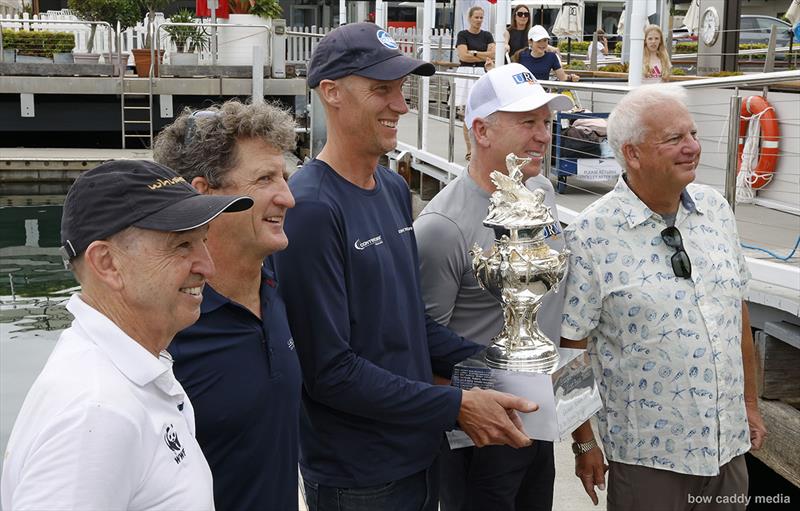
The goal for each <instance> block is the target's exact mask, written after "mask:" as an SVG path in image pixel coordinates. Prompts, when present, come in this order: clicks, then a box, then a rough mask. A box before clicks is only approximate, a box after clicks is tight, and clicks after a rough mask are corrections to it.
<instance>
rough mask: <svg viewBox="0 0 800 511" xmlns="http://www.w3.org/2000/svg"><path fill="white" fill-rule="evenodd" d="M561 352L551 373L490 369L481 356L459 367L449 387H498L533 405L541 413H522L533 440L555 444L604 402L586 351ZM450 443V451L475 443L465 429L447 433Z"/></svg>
mask: <svg viewBox="0 0 800 511" xmlns="http://www.w3.org/2000/svg"><path fill="white" fill-rule="evenodd" d="M558 351H559V352H560V356H559V357H558V358H559V361H558V366H557V368H556V370H555V372H553V373H550V374H546V373H534V372H526V371H510V370H507V369H495V368H491V367H489V364H488V361H487V360H485V359H484V358H483V356H482V355H477V356H475V357H474V358H469V359H467V360H464V361H463V362H460V363H458V364H456V366H455V368H454V369H453V379H452V381H451V385H453V386H454V387H458V388H461V389H471V388H473V387H480V388H482V389H494V390H497V391H500V392H508V393H510V394H514V395H517V396H521V397H524V398H526V399H528V400H530V401H533V402H534V403H537V404H538V405H539V410H537V411H535V412H531V413H520V414H519V416H520V418H521V419H522V424H523V426H524V428H525V431H526V432H527V434H528V435H529V437H530V438H533V439H536V440H547V441H551V442H552V441H556V440H559V439H561V438H567V437H569V434H570V433H571V432H572V431H573V430H575V428H577V427H578V426H580V425H581V424H582V423H583V422H584V421H586V419H588V418H589V417H591V416H592V415H594V414H595V413H597V411H598V410H600V407H601V404H602V403H601V401H600V392H599V389H598V387H597V382H596V381H595V379H594V374H593V372H592V367H591V365H590V364H589V356H588V355H587V354H586V352H585V351H583V350H576V349H569V348H559V349H558ZM447 439H448V441H449V443H450V448H451V449H458V448H460V447H468V446H472V445H475V444H474V443H473V442H472V439H470V437H468V436H467V434H466V433H464V432H463V431H461V430H454V431H448V432H447Z"/></svg>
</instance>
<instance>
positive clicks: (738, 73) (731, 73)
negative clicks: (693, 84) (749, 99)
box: [706, 71, 744, 78]
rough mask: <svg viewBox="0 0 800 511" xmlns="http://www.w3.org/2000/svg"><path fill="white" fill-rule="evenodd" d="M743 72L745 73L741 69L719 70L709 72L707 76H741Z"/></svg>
mask: <svg viewBox="0 0 800 511" xmlns="http://www.w3.org/2000/svg"><path fill="white" fill-rule="evenodd" d="M743 74H744V73H742V72H741V71H717V72H715V73H709V74H707V75H706V76H708V77H709V78H720V77H723V76H741V75H743Z"/></svg>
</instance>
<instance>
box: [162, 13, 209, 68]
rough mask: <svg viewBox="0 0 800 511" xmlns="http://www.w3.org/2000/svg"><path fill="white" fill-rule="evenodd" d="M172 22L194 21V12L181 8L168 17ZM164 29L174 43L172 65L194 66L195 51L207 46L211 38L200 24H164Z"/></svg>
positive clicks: (195, 62)
mask: <svg viewBox="0 0 800 511" xmlns="http://www.w3.org/2000/svg"><path fill="white" fill-rule="evenodd" d="M169 21H170V22H172V23H194V21H195V19H194V14H193V13H192V11H190V10H188V9H181V10H180V11H178V12H177V13H176V14H173V15H172V17H171V18H170V19H169ZM164 31H165V32H166V33H167V34H169V37H170V39H172V42H173V43H175V49H176V50H177V51H176V52H175V53H172V54H171V55H170V61H171V62H172V64H173V65H179V66H196V65H197V62H198V55H197V53H196V52H197V51H202V50H204V49H206V48H208V47H209V44H210V42H211V38H210V36H209V34H208V33H207V32H206V30H205V29H204V28H203V27H201V26H200V25H195V26H191V27H187V26H172V25H169V26H166V27H164Z"/></svg>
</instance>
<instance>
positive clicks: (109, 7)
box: [67, 0, 142, 53]
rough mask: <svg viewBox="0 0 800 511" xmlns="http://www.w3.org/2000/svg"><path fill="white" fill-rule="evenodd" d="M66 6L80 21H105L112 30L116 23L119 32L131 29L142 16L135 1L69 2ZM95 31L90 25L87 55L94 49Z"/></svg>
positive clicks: (97, 0) (89, 0)
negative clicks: (118, 26)
mask: <svg viewBox="0 0 800 511" xmlns="http://www.w3.org/2000/svg"><path fill="white" fill-rule="evenodd" d="M67 5H68V6H69V8H70V9H72V10H73V11H75V14H76V15H77V16H78V17H79V18H81V19H82V20H86V21H105V22H107V23H108V24H109V25H111V28H112V30H116V29H117V23H119V25H120V30H125V29H127V28H128V27H132V26H134V25H136V23H138V22H139V19H140V18H141V16H142V13H141V11H140V10H139V4H138V3H137V1H136V0H69V2H68V3H67ZM96 31H97V25H92V30H91V33H90V34H89V40H88V42H87V45H86V46H87V48H86V49H87V51H88V52H89V53H92V50H93V49H94V34H95V32H96Z"/></svg>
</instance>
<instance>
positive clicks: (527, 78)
mask: <svg viewBox="0 0 800 511" xmlns="http://www.w3.org/2000/svg"><path fill="white" fill-rule="evenodd" d="M511 78H513V79H514V83H517V84H520V83H536V78H534V77H533V74H531V73H529V72H527V71H526V72H524V73H517V74H515V75H513V76H512V77H511Z"/></svg>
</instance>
